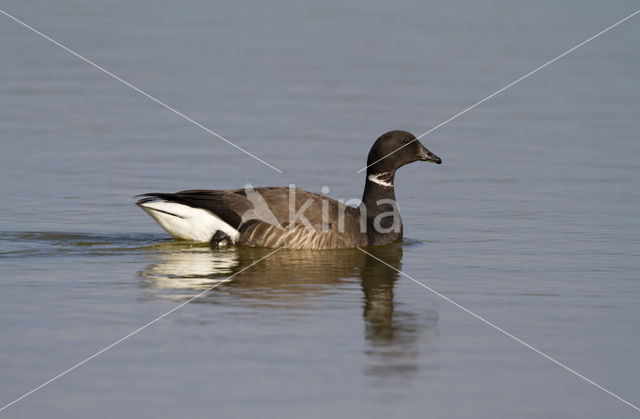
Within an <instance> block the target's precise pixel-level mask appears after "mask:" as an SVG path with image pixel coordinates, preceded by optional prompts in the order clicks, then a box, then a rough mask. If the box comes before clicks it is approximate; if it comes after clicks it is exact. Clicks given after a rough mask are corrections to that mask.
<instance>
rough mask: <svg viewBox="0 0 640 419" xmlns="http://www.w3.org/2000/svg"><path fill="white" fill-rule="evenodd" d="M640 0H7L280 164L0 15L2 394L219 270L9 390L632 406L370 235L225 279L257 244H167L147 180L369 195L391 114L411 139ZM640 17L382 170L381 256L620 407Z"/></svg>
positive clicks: (390, 253)
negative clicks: (143, 198) (388, 235)
mask: <svg viewBox="0 0 640 419" xmlns="http://www.w3.org/2000/svg"><path fill="white" fill-rule="evenodd" d="M636 7H637V3H635V2H632V1H620V2H616V3H615V4H612V3H610V2H600V1H595V0H594V1H588V2H574V1H568V2H562V3H557V2H551V1H543V2H535V3H527V4H525V3H510V2H503V1H498V0H495V1H494V0H492V1H488V2H481V3H478V2H470V1H461V2H453V3H452V2H445V1H429V2H418V1H410V0H407V1H400V2H395V3H385V2H377V1H376V2H373V3H372V2H362V1H349V2H340V3H337V2H336V3H323V4H320V3H318V4H313V5H312V4H297V3H291V2H287V1H276V2H269V3H264V2H249V3H243V4H235V3H234V4H232V3H229V4H224V5H212V4H210V2H205V1H199V0H190V1H186V2H184V1H183V2H174V1H171V0H162V1H160V2H145V1H143V2H137V3H135V4H132V3H131V2H127V1H114V2H109V3H108V4H107V3H105V4H86V3H84V2H77V1H59V2H55V3H51V2H45V1H30V2H18V1H6V2H4V3H3V4H2V6H0V8H2V9H3V10H5V11H7V12H8V13H12V14H14V15H16V16H17V17H19V18H21V19H23V20H24V21H25V22H27V23H28V24H30V25H33V26H34V27H36V28H38V29H39V30H41V31H42V32H44V33H47V34H48V35H50V36H52V37H53V38H55V39H56V40H58V41H60V42H62V43H64V44H65V45H68V46H69V47H70V48H73V49H74V50H77V51H78V52H79V53H81V54H83V55H85V56H87V58H89V59H91V60H94V61H95V62H96V63H98V64H100V65H102V66H104V67H105V68H107V69H109V70H110V71H113V72H114V73H116V74H118V75H119V76H121V77H123V78H124V79H125V80H127V81H129V82H131V83H133V84H135V85H136V86H138V87H140V88H141V89H144V90H146V91H148V92H150V93H151V94H153V95H154V96H156V97H158V98H159V99H160V100H164V101H166V102H167V103H168V104H170V105H171V106H174V107H175V108H177V109H178V110H180V111H182V112H184V113H186V114H188V115H189V116H190V117H192V118H194V119H195V120H197V121H199V122H201V123H203V124H204V125H206V126H208V127H209V128H211V129H212V130H214V131H216V132H218V133H219V134H221V135H224V136H225V137H227V138H229V139H230V140H232V141H234V142H236V143H237V144H238V145H239V146H241V147H244V148H246V149H247V150H249V151H251V152H252V153H254V154H256V155H258V156H260V157H261V158H263V159H265V160H266V161H268V162H269V163H270V164H273V165H274V166H276V167H278V168H280V169H281V170H282V171H283V172H284V174H278V173H277V172H275V171H273V170H271V169H270V168H269V167H267V166H265V165H262V164H260V163H258V162H256V161H255V160H253V159H251V158H250V157H248V156H246V155H244V154H242V153H240V152H238V150H236V149H234V148H233V147H230V146H229V145H227V144H225V143H224V142H222V141H220V140H218V139H216V138H215V137H213V136H211V135H209V134H207V133H206V132H204V131H202V130H200V129H199V128H197V127H195V126H193V125H192V124H190V123H189V122H187V121H185V120H183V119H181V118H179V117H178V116H176V115H175V114H172V113H170V112H168V111H167V110H166V109H163V108H162V107H160V106H158V105H157V104H155V103H153V102H151V101H149V100H148V99H146V98H144V97H142V96H140V95H139V94H137V93H136V92H134V91H132V90H131V89H129V88H127V87H126V86H123V85H122V84H120V83H118V82H117V81H115V80H113V79H111V78H109V77H108V76H106V75H105V74H103V73H101V72H99V71H97V70H96V69H95V68H92V67H90V66H88V65H87V64H86V63H83V62H81V61H80V60H78V59H77V58H75V57H73V56H71V55H69V54H68V53H66V52H64V51H63V50H61V49H60V48H57V47H54V46H52V45H51V44H50V43H48V42H47V41H46V40H44V39H42V38H40V37H38V36H36V35H35V34H34V33H32V32H30V31H28V30H26V29H24V28H23V27H21V26H19V25H17V24H16V23H15V22H12V21H11V20H9V19H7V18H5V17H3V16H0V54H1V56H2V61H1V63H2V64H1V65H0V149H1V152H0V191H1V192H2V200H0V287H1V292H0V330H1V331H2V334H1V336H2V337H1V340H0V347H1V350H0V377H2V378H1V379H0V402H1V403H2V404H5V403H8V402H10V401H11V400H13V399H15V398H17V397H19V396H20V395H22V394H23V393H25V392H27V391H29V390H30V389H32V388H34V387H36V386H37V385H39V384H41V383H43V382H44V381H46V380H48V379H49V378H51V377H53V376H55V375H57V374H58V373H60V372H61V371H64V370H65V369H67V368H69V367H71V366H73V365H74V364H75V363H77V362H79V361H80V360H82V359H85V358H86V357H87V356H89V355H91V354H93V353H95V352H97V351H98V350H100V349H102V348H103V347H105V346H107V345H109V344H111V343H112V342H114V341H116V340H118V339H120V338H121V337H123V336H125V335H127V334H128V333H130V332H131V331H133V330H135V329H137V328H138V327H140V326H142V325H144V324H146V323H147V322H149V321H151V320H153V319H154V318H156V317H157V316H159V315H161V314H163V313H166V312H167V311H169V310H171V309H172V308H174V307H175V306H176V305H178V304H181V303H183V302H185V301H188V300H189V299H190V298H192V297H194V296H196V295H198V294H199V293H201V292H202V291H203V290H206V289H208V288H210V287H212V286H214V285H216V287H215V288H214V289H212V290H211V291H210V292H209V293H207V294H206V295H204V296H202V297H201V298H199V299H197V300H195V301H193V302H191V303H189V304H187V305H186V306H185V307H183V308H181V309H180V310H178V311H176V312H174V313H172V314H170V315H168V316H167V317H165V318H163V319H162V320H160V321H158V322H157V323H154V324H153V325H151V326H149V327H148V328H146V329H145V330H143V331H142V332H140V333H139V334H137V335H135V336H133V337H132V338H130V339H128V340H127V341H125V342H123V343H121V344H120V345H118V346H117V347H115V348H113V349H111V350H110V351H108V352H106V353H104V354H102V355H101V356H100V357H97V358H95V359H93V360H91V361H90V362H88V363H86V364H85V365H83V366H82V367H80V368H78V369H77V370H74V371H73V372H71V373H70V374H68V375H66V376H65V377H63V378H61V379H59V380H57V381H56V382H54V383H52V384H50V385H48V386H47V387H45V388H43V389H41V390H40V391H38V392H36V393H34V394H33V395H31V396H29V397H28V398H25V399H24V400H22V401H20V402H19V403H16V404H15V405H14V406H11V407H10V408H8V409H7V410H5V411H4V412H2V413H3V414H5V415H6V416H7V417H28V418H33V417H116V416H122V417H132V416H136V417H154V418H155V417H175V416H176V415H180V416H189V417H211V416H216V417H257V416H261V417H262V416H264V417H363V416H368V417H390V416H393V417H421V418H423V417H434V418H437V417H477V418H495V417H558V418H566V417H583V418H591V417H592V418H601V417H634V416H635V413H636V412H635V411H634V410H633V409H631V408H630V407H628V406H626V405H624V404H623V403H621V402H620V401H618V400H616V399H614V398H612V397H611V396H609V395H607V394H606V393H604V392H602V391H600V390H598V389H597V388H595V387H593V386H592V385H590V384H588V383H586V382H585V381H583V380H581V379H579V378H577V377H576V376H574V375H571V374H570V373H568V372H567V371H566V370H563V369H562V368H560V367H558V366H557V365H554V364H553V363H551V362H549V361H548V360H546V359H544V358H542V357H541V356H540V355H538V354H535V353H533V352H532V351H530V350H528V349H526V348H525V347H523V346H522V345H520V344H518V343H517V342H514V341H513V340H511V339H509V338H508V337H506V336H504V335H503V334H501V333H499V332H498V331H496V330H494V329H492V328H490V327H488V326H487V325H486V324H483V323H482V322H480V321H479V320H477V319H475V318H473V317H472V316H470V315H469V314H468V313H465V312H463V311H462V310H460V309H459V308H457V307H455V306H453V305H451V304H449V303H448V302H446V301H444V300H442V299H440V298H439V297H437V296H436V295H434V294H432V293H430V292H429V291H428V290H427V289H425V288H423V287H420V286H419V285H417V284H416V283H414V282H412V281H411V280H409V279H407V278H406V277H403V276H401V275H400V274H398V273H397V272H396V271H395V270H393V269H391V268H389V267H386V266H385V265H383V264H381V263H380V262H377V261H376V260H375V259H373V258H371V257H368V256H366V255H365V254H363V253H362V252H360V251H358V250H341V251H327V252H303V251H289V250H286V251H285V250H282V251H280V252H278V253H276V254H274V255H272V256H270V257H268V258H267V259H265V260H263V261H261V262H259V263H258V264H256V265H255V266H253V267H251V268H249V269H247V270H245V271H242V272H239V271H240V270H241V269H243V268H244V267H246V266H248V265H250V264H251V263H253V262H255V261H257V260H259V259H260V258H261V257H263V256H265V255H267V254H268V251H267V250H264V249H212V248H210V247H208V246H206V245H204V246H203V245H195V244H190V243H181V242H176V241H174V240H171V239H170V238H168V237H167V235H166V234H165V233H164V232H163V231H162V230H161V229H160V228H159V227H158V226H157V225H156V224H155V222H153V220H151V219H150V218H149V217H148V216H147V215H146V214H145V213H143V212H142V211H140V210H139V209H138V208H136V207H135V206H134V205H133V202H134V198H133V196H134V195H136V194H139V193H144V192H152V191H176V190H181V189H191V188H215V189H225V188H241V187H243V186H244V185H245V184H246V183H252V184H254V185H256V186H263V185H264V186H267V185H284V186H286V185H288V184H291V183H294V184H296V185H297V186H299V187H303V188H305V189H308V190H311V191H314V192H320V190H321V188H322V187H323V186H328V187H329V188H330V193H329V194H330V195H331V196H332V197H335V198H342V199H349V198H359V197H360V195H361V190H362V186H363V183H364V180H363V176H362V175H356V174H355V172H356V171H357V170H358V169H360V168H362V167H363V166H364V163H365V159H366V153H367V151H368V149H369V147H370V145H371V143H372V142H373V140H374V139H375V138H377V137H378V136H379V135H380V134H382V133H383V132H385V131H388V130H390V129H405V130H409V131H411V132H413V133H414V134H416V135H419V134H421V133H423V132H425V131H427V130H428V129H429V128H431V127H433V126H435V125H437V124H439V123H441V122H442V121H444V120H446V119H448V118H449V117H451V116H452V115H454V114H456V113H457V112H459V111H460V110H462V109H465V108H466V107H468V106H470V105H471V104H473V103H474V102H475V101H477V100H480V99H482V98H484V97H486V96H487V95H489V94H490V93H492V92H493V91H495V90H497V89H499V88H501V87H503V86H505V85H506V84H508V83H510V82H511V81H513V80H515V79H517V78H518V77H520V76H521V75H523V74H526V73H527V72H529V71H531V70H532V69H533V68H536V67H537V66H539V65H541V64H543V63H544V62H546V61H548V60H549V59H551V58H553V57H555V56H557V55H559V54H560V53H562V52H564V51H565V50H567V49H569V48H571V47H572V46H574V45H576V44H578V43H579V42H581V41H583V40H584V39H586V38H588V37H589V36H591V35H593V34H595V33H597V32H599V31H600V30H602V29H604V28H605V27H607V26H609V25H611V24H613V23H615V22H616V21H617V20H619V19H621V18H623V17H624V16H626V15H628V14H630V13H632V12H633V11H634V10H635V8H636ZM639 36H640V25H639V24H638V20H637V18H634V19H631V20H629V21H628V22H626V23H624V24H622V25H620V26H619V27H618V28H616V29H614V30H612V31H611V32H609V33H607V34H605V35H603V36H602V37H600V38H598V39H596V40H594V41H593V42H591V43H589V44H588V45H585V46H583V47H582V48H580V49H578V50H576V51H574V52H573V53H572V54H570V55H568V56H566V57H564V58H563V59H562V60H559V61H558V62H556V63H554V64H553V65H552V66H549V67H548V68H546V69H544V70H543V71H540V72H539V73H536V74H535V75H534V76H532V77H530V78H529V79H527V80H525V81H523V82H521V83H519V84H518V85H516V86H514V87H513V88H511V89H509V90H507V91H505V92H504V93H502V94H501V95H499V96H497V97H495V98H493V99H492V100H490V101H488V102H486V103H484V104H482V105H481V106H479V107H478V108H476V109H474V110H473V111H471V112H469V113H467V114H465V115H464V116H462V117H460V118H458V119H456V120H455V121H453V122H451V123H450V124H448V125H447V126H445V127H442V128H440V129H439V130H437V131H435V132H433V133H432V134H430V135H429V136H427V137H425V138H424V140H423V142H424V144H425V145H426V146H427V147H429V148H430V149H431V150H432V151H433V152H435V153H436V154H438V155H439V156H441V157H442V158H443V160H444V164H443V165H442V166H435V165H426V164H417V163H416V164H414V165H411V166H408V167H406V168H403V169H402V170H401V171H400V172H399V173H398V175H397V179H396V185H397V196H398V200H399V205H400V207H401V213H402V217H403V222H404V225H405V234H406V236H407V237H406V238H405V241H404V242H403V243H399V244H396V245H393V246H388V247H383V248H379V249H373V250H371V251H372V252H373V253H374V254H375V256H376V257H379V258H380V259H383V260H385V261H386V262H387V263H389V264H390V265H391V266H393V267H395V268H396V269H399V270H401V271H403V272H406V273H407V274H408V275H410V276H412V277H414V278H416V279H417V280H419V281H421V282H423V283H424V284H426V285H428V286H429V287H432V288H433V289H435V290H437V291H438V292H440V293H442V294H444V295H446V296H448V297H449V298H451V299H453V300H455V301H456V302H458V303H459V304H461V305H463V306H465V307H467V308H468V309H470V310H472V311H474V312H476V313H478V314H479V315H481V316H483V317H485V318H486V319H488V320H490V321H492V322H494V323H496V324H497V325H498V326H500V327H502V328H504V329H505V330H507V331H509V332H511V333H513V334H514V335H516V336H518V337H519V338H521V339H523V340H525V341H526V342H528V343H529V344H531V345H533V346H535V347H536V348H539V349H540V350H542V351H544V352H545V353H548V354H549V355H550V356H553V357H554V358H556V359H558V360H559V361H561V362H563V363H565V364H566V365H567V366H569V367H571V368H573V369H575V370H577V371H579V372H580V373H582V374H584V375H585V376H587V377H589V378H591V379H593V380H594V381H596V382H597V383H599V384H600V385H602V386H604V387H606V388H607V389H609V390H611V391H613V392H614V393H616V394H618V395H619V396H620V397H623V398H625V399H627V400H629V401H630V402H632V403H635V404H638V403H639V402H640V393H639V392H638V389H639V388H640V378H639V377H640V365H639V364H638V363H637V362H636V358H637V348H638V346H639V345H640V324H639V323H638V318H639V317H640V309H639V308H638V307H639V306H638V304H637V301H638V298H639V297H640V281H639V279H638V270H639V269H638V268H640V218H638V208H640V205H639V204H640V194H639V192H638V191H640V181H639V179H640V163H639V161H640V159H639V157H640V142H639V141H638V132H640V125H639V124H640V122H639V121H640V118H638V109H640V79H638V76H637V74H638V68H639V66H640V52H639V51H638V49H637V45H636V44H637V42H636V40H637V39H638V37H639ZM238 272H239V273H238ZM234 273H238V274H237V275H236V276H234V277H233V280H232V281H230V282H227V283H222V284H220V281H222V280H224V279H225V278H227V277H229V276H231V275H233V274H234Z"/></svg>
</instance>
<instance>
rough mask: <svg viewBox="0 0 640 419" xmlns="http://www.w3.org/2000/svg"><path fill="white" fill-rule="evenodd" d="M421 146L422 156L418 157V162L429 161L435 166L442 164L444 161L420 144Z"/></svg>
mask: <svg viewBox="0 0 640 419" xmlns="http://www.w3.org/2000/svg"><path fill="white" fill-rule="evenodd" d="M420 145H421V146H422V150H420V154H419V155H418V160H421V161H429V162H431V163H435V164H442V159H441V158H440V157H438V156H436V155H435V154H433V153H432V152H430V151H429V150H428V149H427V148H426V147H425V146H423V145H422V144H420Z"/></svg>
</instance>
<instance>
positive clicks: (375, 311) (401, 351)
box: [140, 245, 437, 379]
mask: <svg viewBox="0 0 640 419" xmlns="http://www.w3.org/2000/svg"><path fill="white" fill-rule="evenodd" d="M157 250H158V248H155V249H154V254H155V255H157V257H158V258H159V259H160V261H159V263H156V264H153V265H151V266H150V267H149V268H147V269H146V270H144V271H143V272H141V273H140V275H141V276H142V277H143V278H144V281H143V286H144V287H145V288H146V289H147V290H148V291H149V292H150V293H151V294H152V295H153V296H154V297H157V298H171V299H176V300H180V301H183V300H186V299H188V298H190V297H193V295H195V294H197V293H200V292H201V291H202V290H203V289H206V288H208V287H211V286H212V285H215V284H216V283H218V282H219V281H220V280H223V279H225V278H227V277H228V276H230V275H232V274H233V273H235V272H237V271H239V270H240V269H242V268H243V267H245V266H248V265H250V264H251V263H252V262H254V261H256V260H258V259H259V258H261V257H263V256H265V255H266V254H268V253H269V250H267V249H252V248H242V249H235V250H227V251H218V250H212V249H210V248H209V247H201V248H197V250H195V249H193V248H188V249H184V248H183V250H180V248H179V247H178V248H176V246H172V247H169V250H170V251H169V252H167V253H163V252H157ZM368 251H369V252H370V253H372V254H373V255H375V256H376V257H379V258H380V259H382V260H384V261H386V262H387V263H389V264H390V265H391V266H393V267H395V268H397V269H400V268H401V259H402V247H401V246H400V245H393V246H382V247H377V248H371V249H368ZM398 277H399V274H398V273H397V272H396V271H394V270H393V269H391V268H389V267H387V266H385V265H383V264H381V263H380V262H378V261H376V260H375V259H373V258H372V257H370V256H368V255H366V254H364V253H363V252H361V251H360V250H357V249H356V250H352V249H340V250H331V251H326V252H316V251H303V250H281V251H279V252H277V253H274V254H273V255H271V256H269V257H268V258H266V259H264V260H263V261H261V262H260V265H259V269H258V267H257V266H256V269H248V270H246V271H243V272H242V274H241V275H238V276H237V277H236V278H234V280H232V281H231V282H229V283H227V284H225V285H223V286H221V287H217V288H215V289H214V290H212V292H211V293H208V294H206V295H204V296H203V297H201V298H200V299H198V301H199V302H205V303H206V302H211V303H216V304H226V305H233V306H237V305H242V306H249V307H253V308H259V309H264V308H268V307H275V308H281V309H282V308H293V309H309V308H310V307H312V306H313V305H314V304H317V303H318V301H322V302H326V301H334V299H335V297H334V296H336V295H338V296H345V293H344V290H343V288H344V286H345V285H346V286H349V285H351V284H353V279H354V278H359V280H360V281H359V282H360V286H361V288H362V291H363V293H364V298H363V317H364V336H365V340H366V342H367V351H366V353H367V361H366V366H365V372H366V373H367V375H370V376H373V377H384V378H387V377H390V376H400V377H402V378H403V379H406V378H407V376H412V375H413V374H414V373H415V372H416V371H417V369H418V364H417V361H416V360H417V358H418V353H419V352H418V349H419V348H418V338H419V337H420V336H424V335H427V338H432V337H433V336H436V335H437V332H436V327H437V313H436V311H435V310H434V309H432V308H429V307H427V308H426V309H424V310H421V311H420V312H419V313H412V312H408V311H406V310H397V309H395V308H394V301H393V298H394V291H393V288H394V284H395V281H396V280H397V279H398ZM351 286H352V285H351ZM341 288H342V289H341ZM339 289H341V290H340V291H338V290H339ZM329 295H330V298H326V297H327V296H329ZM323 296H324V297H325V298H322V297H323Z"/></svg>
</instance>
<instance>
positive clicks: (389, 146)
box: [367, 130, 442, 174]
mask: <svg viewBox="0 0 640 419" xmlns="http://www.w3.org/2000/svg"><path fill="white" fill-rule="evenodd" d="M415 161H427V162H431V163H436V164H441V163H442V159H440V157H438V156H436V155H435V154H433V153H432V152H431V151H429V149H427V148H426V147H425V146H423V145H422V143H420V141H418V140H417V139H416V137H415V136H414V135H413V134H411V133H410V132H407V131H399V130H396V131H389V132H387V133H385V134H382V135H381V136H380V138H378V139H377V140H376V142H375V143H373V146H372V147H371V150H370V151H369V156H368V157H367V173H373V174H376V173H394V172H395V171H396V170H398V169H399V168H400V167H402V166H404V165H405V164H409V163H413V162H415Z"/></svg>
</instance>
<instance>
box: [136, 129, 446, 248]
mask: <svg viewBox="0 0 640 419" xmlns="http://www.w3.org/2000/svg"><path fill="white" fill-rule="evenodd" d="M390 153H392V154H390ZM385 156H388V157H385ZM418 160H420V161H428V162H433V163H437V164H440V163H442V160H440V158H439V157H438V156H436V155H435V154H433V153H432V152H431V151H429V150H427V149H426V148H425V147H424V146H423V145H422V144H421V143H420V141H418V140H416V137H415V136H413V135H412V134H410V133H408V132H406V131H389V132H387V133H386V134H383V135H382V136H381V137H380V138H378V139H377V140H376V142H375V143H374V144H373V146H372V147H371V150H370V151H369V156H368V158H367V165H368V167H367V177H366V183H365V186H364V193H363V195H362V202H361V204H360V206H359V207H357V208H356V207H352V206H348V205H345V204H344V203H342V202H339V201H336V200H334V199H330V198H327V197H326V196H323V195H319V194H316V193H313V192H309V191H305V190H304V189H299V188H293V187H260V188H253V187H251V186H247V187H246V188H245V189H234V190H189V191H181V192H177V193H147V194H143V195H140V196H141V197H142V199H140V200H139V201H138V202H137V203H136V204H137V205H139V206H140V207H141V208H142V209H143V210H145V211H146V212H147V213H148V214H149V215H150V216H151V217H152V218H153V219H154V220H156V221H157V222H158V224H160V226H161V227H162V228H163V229H165V230H166V231H167V232H168V233H169V234H171V235H172V236H173V237H175V238H176V239H183V240H193V241H198V242H211V243H212V244H214V245H224V244H236V245H241V246H251V247H285V248H292V249H336V248H352V247H357V246H379V245H385V244H389V243H393V242H395V241H398V240H400V239H401V238H402V230H403V228H402V221H401V219H400V216H399V214H398V207H397V205H396V198H395V194H394V188H393V181H394V177H395V173H396V170H397V169H398V168H400V167H402V166H404V165H405V164H408V163H412V162H414V161H418Z"/></svg>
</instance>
